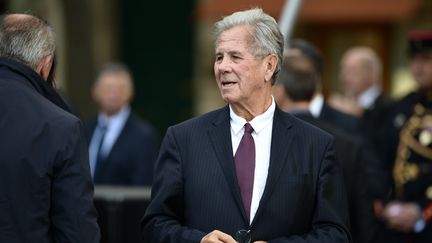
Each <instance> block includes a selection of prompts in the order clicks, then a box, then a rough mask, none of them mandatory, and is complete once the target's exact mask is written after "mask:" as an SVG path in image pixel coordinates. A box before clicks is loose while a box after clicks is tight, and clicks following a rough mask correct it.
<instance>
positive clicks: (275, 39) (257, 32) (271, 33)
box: [214, 8, 284, 84]
mask: <svg viewBox="0 0 432 243" xmlns="http://www.w3.org/2000/svg"><path fill="white" fill-rule="evenodd" d="M239 25H247V26H251V27H252V28H253V29H254V33H251V34H252V36H251V37H252V43H251V45H250V46H249V51H250V52H251V53H252V54H253V55H255V56H267V55H271V54H275V55H276V57H277V59H278V62H277V66H276V69H275V72H274V73H273V79H272V84H274V83H275V82H276V80H277V78H278V76H279V73H280V70H281V67H282V61H283V49H284V47H283V46H284V42H283V36H282V33H281V32H280V31H279V27H278V24H277V23H276V20H275V19H274V18H273V17H271V16H270V15H268V14H266V13H264V12H263V10H262V9H261V8H253V9H249V10H245V11H240V12H235V13H233V14H231V15H229V16H226V17H224V18H223V19H222V20H220V21H218V22H217V23H216V24H215V33H214V37H215V38H214V39H215V41H217V40H218V38H219V37H220V35H221V34H222V32H224V31H226V30H228V29H231V28H233V27H235V26H239Z"/></svg>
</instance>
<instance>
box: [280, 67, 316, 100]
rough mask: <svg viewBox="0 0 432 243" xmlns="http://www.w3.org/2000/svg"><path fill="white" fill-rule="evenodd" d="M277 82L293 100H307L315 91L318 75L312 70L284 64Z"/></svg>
mask: <svg viewBox="0 0 432 243" xmlns="http://www.w3.org/2000/svg"><path fill="white" fill-rule="evenodd" d="M278 82H279V83H280V84H282V85H283V87H284V89H285V93H286V95H287V96H288V98H289V99H290V100H292V101H294V102H309V101H311V99H312V97H313V95H314V94H315V92H316V89H317V85H318V77H317V75H316V74H315V73H314V72H310V71H308V70H304V69H298V68H295V67H291V66H289V65H285V66H284V68H283V69H282V72H281V76H280V77H279V80H278Z"/></svg>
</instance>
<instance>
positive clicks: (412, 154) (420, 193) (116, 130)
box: [0, 8, 432, 243]
mask: <svg viewBox="0 0 432 243" xmlns="http://www.w3.org/2000/svg"><path fill="white" fill-rule="evenodd" d="M214 39H215V60H214V75H215V79H216V83H217V86H218V88H219V91H220V94H221V97H222V99H223V100H224V101H225V102H226V104H227V105H226V106H224V107H222V108H220V109H217V110H214V111H211V112H209V113H207V114H204V115H201V116H197V117H194V118H191V119H190V120H187V121H184V122H181V123H179V124H176V125H174V126H171V127H169V128H168V129H167V131H166V133H165V135H164V137H163V139H162V141H160V139H159V137H158V135H157V132H155V129H154V128H153V126H152V125H151V124H150V123H149V122H147V121H144V120H142V119H140V118H139V117H138V116H137V115H135V114H134V112H133V111H132V109H131V106H130V102H131V100H132V99H133V95H134V80H133V75H132V72H131V70H129V68H128V67H127V66H126V65H125V64H122V63H109V64H107V65H105V66H104V67H102V68H101V69H100V71H99V73H98V75H97V77H96V78H95V82H94V85H93V90H92V95H93V98H94V101H95V103H96V104H97V105H98V107H99V112H98V114H97V115H96V116H95V117H94V119H92V120H88V121H84V122H81V121H80V119H78V118H77V117H76V116H75V115H73V114H72V112H71V109H70V108H69V107H68V105H67V104H66V103H65V102H64V101H63V99H62V98H61V97H60V96H59V95H58V94H57V92H56V90H55V79H54V65H55V57H54V53H55V38H54V32H53V30H52V28H51V26H50V25H49V24H48V23H47V22H46V21H44V20H42V19H40V18H38V17H35V16H32V15H28V14H6V15H2V16H1V17H0V111H1V112H0V133H1V136H0V242H10V243H23V242H34V241H37V242H41V243H44V242H47V243H48V242H89V243H90V242H99V241H100V231H99V227H98V224H97V212H96V210H95V208H94V204H93V186H94V185H121V186H149V187H150V186H151V187H152V198H151V201H150V204H149V206H148V207H147V210H146V212H145V215H144V216H143V219H142V222H141V228H140V229H141V234H142V237H143V240H144V242H201V243H212V242H225V243H231V242H232V243H234V242H248V243H249V242H256V243H262V242H287V243H288V242H329V243H330V242H331V243H333V242H354V243H387V242H388V243H390V242H391V243H399V242H400V243H408V242H410V243H429V242H432V30H423V31H412V32H410V33H409V35H408V37H407V39H408V47H409V50H408V53H407V55H408V57H409V62H410V70H411V72H412V74H413V77H414V79H415V80H416V82H417V86H418V88H417V90H416V91H414V92H412V93H410V94H408V95H407V96H406V97H404V98H402V99H401V100H393V99H392V98H390V97H389V96H386V95H385V94H384V92H383V91H382V89H381V87H380V84H381V82H382V64H381V60H380V58H379V57H378V55H377V54H376V52H375V51H374V50H373V49H372V48H370V47H368V46H354V47H352V48H350V49H348V50H346V52H345V53H344V54H343V56H342V58H341V62H340V67H339V70H340V75H339V77H340V81H341V85H342V87H341V92H340V93H338V94H333V95H331V96H329V98H328V99H327V98H326V97H325V95H324V94H323V86H324V85H325V84H326V81H325V80H324V78H323V66H324V65H325V57H323V56H322V55H321V53H320V51H319V50H318V48H317V47H315V46H314V45H313V44H312V43H310V42H308V41H307V40H304V39H293V40H290V41H289V44H288V45H284V39H283V36H282V34H281V32H280V31H279V27H278V24H277V23H276V21H275V20H274V18H272V17H271V16H269V15H268V14H266V13H265V12H263V11H262V9H259V8H254V9H249V10H245V11H238V12H235V13H233V14H231V15H229V16H226V17H224V18H222V19H221V20H220V21H218V22H216V24H215V33H214ZM137 227H138V226H137Z"/></svg>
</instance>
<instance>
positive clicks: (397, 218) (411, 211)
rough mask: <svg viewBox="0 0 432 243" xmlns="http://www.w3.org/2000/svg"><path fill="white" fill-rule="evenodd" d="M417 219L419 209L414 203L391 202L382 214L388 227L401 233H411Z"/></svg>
mask: <svg viewBox="0 0 432 243" xmlns="http://www.w3.org/2000/svg"><path fill="white" fill-rule="evenodd" d="M419 218H420V209H419V207H418V205H417V204H415V203H401V202H391V203H389V204H387V205H386V207H385V208H384V212H383V219H384V220H385V221H386V222H387V225H388V227H389V228H391V229H394V230H398V231H401V232H412V231H413V227H414V224H415V223H416V222H417V220H418V219H419Z"/></svg>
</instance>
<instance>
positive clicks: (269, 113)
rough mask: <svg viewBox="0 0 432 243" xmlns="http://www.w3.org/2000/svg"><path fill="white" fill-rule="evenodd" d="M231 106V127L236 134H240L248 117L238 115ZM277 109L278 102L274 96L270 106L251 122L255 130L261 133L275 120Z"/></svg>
mask: <svg viewBox="0 0 432 243" xmlns="http://www.w3.org/2000/svg"><path fill="white" fill-rule="evenodd" d="M229 108H230V118H231V129H232V130H233V131H234V134H238V133H239V132H241V131H242V129H243V127H244V125H245V124H246V123H247V121H246V119H244V118H243V117H240V116H238V115H237V114H236V113H235V112H234V111H233V109H232V108H231V105H230V106H229ZM275 109H276V104H275V101H274V98H273V96H272V102H271V105H270V107H269V108H268V109H267V110H266V111H265V112H264V113H262V114H261V115H258V116H256V117H254V118H253V119H252V120H251V121H250V122H249V124H251V126H252V128H253V129H254V132H255V133H257V134H259V133H260V132H261V131H262V130H263V129H264V128H265V127H266V126H267V125H268V124H269V123H271V122H273V116H274V111H275Z"/></svg>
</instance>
